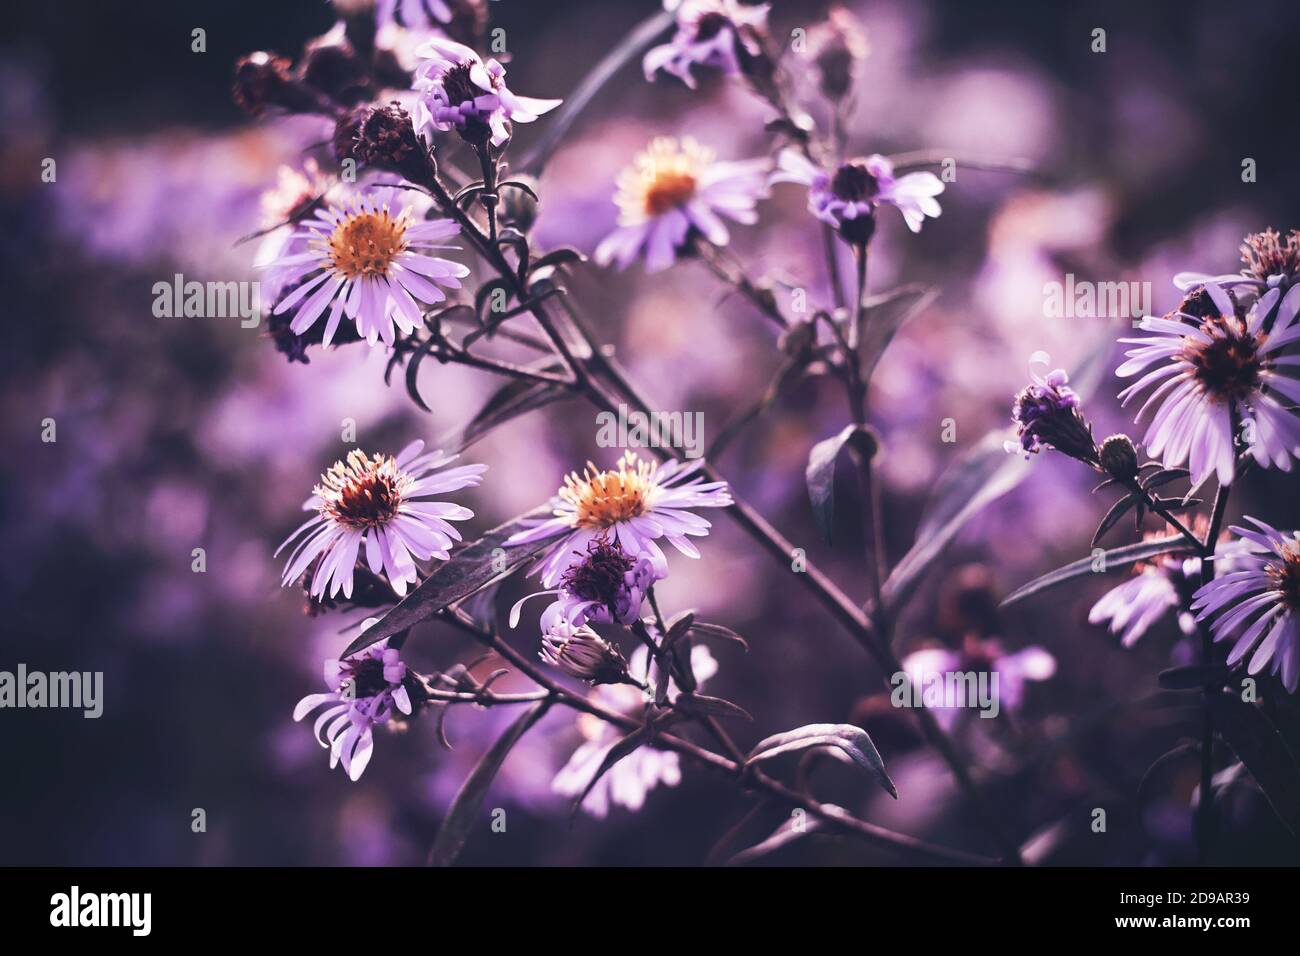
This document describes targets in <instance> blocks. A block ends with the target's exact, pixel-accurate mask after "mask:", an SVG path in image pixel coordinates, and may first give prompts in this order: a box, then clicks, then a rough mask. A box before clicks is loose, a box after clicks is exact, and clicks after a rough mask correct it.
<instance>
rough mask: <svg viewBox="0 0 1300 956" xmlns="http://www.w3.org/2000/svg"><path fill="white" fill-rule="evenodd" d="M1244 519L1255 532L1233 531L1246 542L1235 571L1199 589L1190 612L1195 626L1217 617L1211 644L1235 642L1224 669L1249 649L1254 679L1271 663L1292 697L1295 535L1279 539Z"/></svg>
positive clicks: (1299, 666)
mask: <svg viewBox="0 0 1300 956" xmlns="http://www.w3.org/2000/svg"><path fill="white" fill-rule="evenodd" d="M1246 520H1247V521H1249V522H1250V523H1251V524H1253V525H1255V528H1243V527H1239V526H1235V525H1234V526H1233V528H1232V531H1233V532H1234V533H1236V534H1237V535H1239V536H1240V537H1241V538H1242V539H1244V540H1245V541H1246V542H1248V546H1247V551H1246V553H1244V554H1243V555H1241V556H1240V557H1239V558H1238V567H1239V568H1240V570H1234V571H1231V572H1229V573H1228V574H1223V575H1221V576H1219V577H1216V578H1215V579H1214V580H1213V581H1210V582H1209V583H1208V584H1206V585H1205V586H1204V587H1202V588H1200V590H1198V591H1197V592H1196V596H1195V600H1194V601H1193V602H1192V608H1193V609H1194V610H1196V611H1197V612H1198V613H1197V615H1196V619H1197V620H1198V621H1204V620H1206V619H1208V618H1215V617H1217V620H1215V621H1214V622H1213V624H1211V625H1210V627H1211V630H1213V632H1214V639H1215V640H1217V641H1225V640H1229V639H1233V638H1235V643H1234V644H1233V645H1232V650H1231V651H1230V652H1229V654H1228V666H1229V667H1232V666H1234V665H1236V664H1238V663H1239V662H1241V661H1242V660H1245V658H1246V655H1247V654H1250V653H1251V650H1252V649H1253V650H1254V654H1253V655H1252V656H1251V658H1250V663H1249V665H1248V667H1247V669H1248V670H1249V672H1250V673H1251V674H1258V673H1259V672H1260V671H1261V670H1263V669H1264V666H1265V665H1266V664H1268V663H1269V662H1270V661H1271V662H1272V664H1273V668H1272V671H1273V673H1274V674H1281V677H1282V683H1283V685H1284V686H1285V687H1286V689H1287V691H1288V692H1289V693H1292V694H1294V693H1295V690H1296V687H1297V686H1298V685H1300V614H1298V613H1297V612H1298V611H1300V533H1297V532H1295V531H1292V532H1290V533H1289V534H1283V533H1282V532H1281V531H1278V530H1277V529H1276V528H1274V527H1272V526H1271V525H1267V524H1265V523H1264V522H1262V521H1260V520H1259V519H1257V518H1252V517H1250V516H1249V515H1247V516H1246ZM1256 529H1258V530H1256ZM1248 621H1249V622H1251V623H1249V624H1247V622H1248ZM1261 638H1262V640H1261ZM1257 645H1258V646H1257Z"/></svg>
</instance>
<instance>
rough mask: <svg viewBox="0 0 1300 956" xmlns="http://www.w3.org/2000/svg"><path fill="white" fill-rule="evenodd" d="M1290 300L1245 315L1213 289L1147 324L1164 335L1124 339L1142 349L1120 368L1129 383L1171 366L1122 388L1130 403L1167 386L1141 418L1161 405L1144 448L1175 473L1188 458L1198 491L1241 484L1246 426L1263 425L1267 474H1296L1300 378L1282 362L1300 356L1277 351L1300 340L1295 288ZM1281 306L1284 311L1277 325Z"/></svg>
mask: <svg viewBox="0 0 1300 956" xmlns="http://www.w3.org/2000/svg"><path fill="white" fill-rule="evenodd" d="M1280 298H1281V293H1280V292H1279V291H1278V290H1277V289H1270V290H1269V291H1268V292H1266V293H1265V294H1264V295H1263V296H1261V297H1260V299H1259V301H1257V302H1256V303H1255V305H1254V307H1253V308H1252V309H1251V310H1250V312H1249V314H1247V315H1246V316H1245V317H1244V318H1243V317H1242V316H1241V315H1240V314H1239V311H1238V306H1237V303H1236V302H1234V301H1233V300H1232V299H1231V298H1230V297H1229V295H1228V293H1227V292H1226V291H1225V290H1224V289H1223V288H1221V287H1220V286H1218V285H1214V284H1210V285H1207V286H1204V287H1203V290H1201V291H1198V292H1196V293H1193V294H1192V295H1191V296H1189V297H1188V298H1187V300H1186V301H1184V303H1183V304H1182V306H1181V307H1180V311H1178V312H1175V313H1172V314H1171V316H1170V317H1166V318H1156V317H1155V316H1147V317H1146V318H1144V319H1143V320H1142V323H1141V327H1142V328H1143V329H1144V330H1146V331H1148V332H1154V333H1156V334H1155V335H1154V336H1152V337H1149V338H1131V339H1130V338H1125V339H1120V341H1121V342H1126V343H1128V344H1131V345H1135V346H1137V348H1133V349H1130V350H1129V351H1128V352H1126V353H1125V354H1126V355H1127V356H1128V361H1126V362H1125V363H1124V364H1122V365H1121V366H1120V367H1119V368H1118V369H1116V370H1115V374H1116V375H1118V376H1120V377H1121V378H1126V377H1129V376H1132V375H1136V374H1138V373H1139V372H1143V371H1144V370H1145V369H1147V368H1148V367H1149V366H1150V365H1152V364H1153V363H1156V362H1159V363H1161V364H1160V365H1159V366H1158V367H1157V368H1156V369H1155V370H1154V371H1151V372H1146V373H1145V374H1143V375H1142V377H1141V378H1139V379H1138V380H1137V381H1136V382H1134V383H1133V384H1132V385H1129V386H1128V387H1127V388H1125V389H1124V390H1123V391H1121V392H1120V393H1119V395H1120V398H1121V399H1122V400H1123V402H1124V404H1128V403H1129V402H1130V401H1132V399H1133V398H1134V396H1136V395H1137V394H1138V393H1139V392H1141V391H1143V390H1144V389H1146V388H1148V387H1149V386H1151V385H1153V384H1155V383H1156V382H1160V383H1161V384H1160V385H1159V386H1158V387H1157V388H1156V389H1155V390H1154V391H1153V392H1152V393H1151V395H1150V396H1149V397H1148V398H1147V400H1146V404H1144V405H1143V406H1142V408H1141V410H1139V411H1138V413H1137V415H1136V416H1135V417H1136V418H1137V419H1141V418H1142V416H1143V415H1144V414H1145V413H1146V412H1147V410H1148V409H1150V408H1153V407H1156V406H1158V409H1159V410H1158V411H1157V412H1156V414H1155V416H1154V417H1153V418H1152V420H1151V425H1150V427H1149V428H1148V429H1147V433H1146V437H1145V438H1144V439H1143V441H1144V443H1145V444H1146V445H1147V447H1148V448H1149V450H1150V452H1151V454H1152V455H1162V456H1163V461H1164V463H1165V465H1166V466H1167V467H1171V468H1172V467H1177V466H1179V465H1181V464H1182V463H1183V462H1184V461H1188V462H1189V463H1190V464H1189V467H1190V469H1191V472H1192V483H1193V484H1194V485H1199V484H1200V483H1201V482H1202V481H1204V480H1205V479H1206V478H1207V477H1208V476H1209V475H1210V474H1211V473H1215V474H1217V475H1218V479H1219V483H1220V484H1224V485H1227V484H1230V483H1231V482H1232V479H1233V477H1234V476H1235V474H1236V449H1235V445H1234V442H1235V439H1236V433H1235V432H1236V428H1237V426H1238V423H1240V422H1244V421H1250V422H1253V428H1252V429H1251V430H1250V431H1248V432H1247V447H1248V448H1249V450H1250V453H1251V454H1252V455H1254V457H1255V461H1256V462H1257V463H1258V464H1259V465H1260V466H1261V467H1264V468H1267V467H1268V466H1269V464H1270V463H1271V464H1273V465H1275V466H1276V467H1278V468H1280V469H1282V470H1283V471H1289V470H1290V469H1291V459H1292V457H1293V456H1300V418H1297V417H1296V416H1295V414H1294V413H1293V412H1292V411H1291V410H1290V409H1288V408H1287V407H1286V406H1287V405H1288V404H1293V403H1296V402H1300V381H1296V380H1295V379H1292V378H1287V377H1286V376H1284V375H1282V374H1280V372H1279V371H1278V366H1281V365H1292V366H1294V365H1296V364H1300V356H1296V355H1290V356H1285V357H1283V356H1279V355H1278V354H1277V353H1278V351H1279V350H1280V349H1282V348H1284V347H1286V346H1288V345H1292V344H1294V343H1296V342H1300V324H1296V322H1295V318H1296V310H1297V307H1300V287H1295V288H1292V289H1291V291H1290V292H1288V293H1287V295H1286V297H1285V298H1281V302H1280V304H1279V301H1278V300H1279V299H1280ZM1274 308H1276V310H1277V314H1276V316H1275V317H1272V324H1271V326H1267V325H1266V321H1267V320H1269V319H1270V317H1271V314H1272V313H1273V310H1274ZM1162 379H1163V381H1161V380H1162ZM1275 392H1276V393H1277V395H1279V396H1281V398H1282V399H1283V401H1279V400H1278V398H1277V397H1275V396H1274V393H1275ZM1252 432H1253V434H1252Z"/></svg>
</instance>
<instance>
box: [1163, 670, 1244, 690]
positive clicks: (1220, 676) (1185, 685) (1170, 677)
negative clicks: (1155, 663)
mask: <svg viewBox="0 0 1300 956" xmlns="http://www.w3.org/2000/svg"><path fill="white" fill-rule="evenodd" d="M1156 680H1157V681H1158V682H1159V683H1160V686H1161V687H1163V688H1164V689H1165V690H1201V689H1203V688H1205V687H1222V686H1223V685H1224V684H1225V683H1227V681H1228V667H1227V665H1226V664H1209V665H1206V664H1191V665H1189V666H1187V667H1170V668H1168V669H1167V670H1163V671H1161V672H1160V675H1159V676H1158V677H1157V678H1156Z"/></svg>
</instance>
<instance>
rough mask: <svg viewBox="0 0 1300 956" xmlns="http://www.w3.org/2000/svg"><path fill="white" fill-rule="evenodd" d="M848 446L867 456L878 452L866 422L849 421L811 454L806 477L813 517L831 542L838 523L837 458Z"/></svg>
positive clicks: (819, 528)
mask: <svg viewBox="0 0 1300 956" xmlns="http://www.w3.org/2000/svg"><path fill="white" fill-rule="evenodd" d="M845 446H852V447H856V448H857V449H858V450H859V452H860V453H861V454H863V455H865V456H867V457H871V456H873V455H875V453H876V448H877V442H876V438H875V435H873V434H872V432H871V430H870V429H868V428H867V427H866V426H865V425H848V426H846V427H845V429H844V430H843V431H842V432H840V433H839V434H838V435H835V436H833V437H831V438H827V439H824V440H822V441H819V442H818V443H817V444H816V445H814V446H813V449H812V451H811V452H810V453H809V455H808V468H807V470H806V472H805V478H806V479H807V482H808V498H809V499H810V500H811V502H812V509H813V518H814V519H816V521H817V528H818V530H819V531H821V534H822V537H823V538H824V539H825V540H826V542H827V543H830V541H831V536H832V531H833V529H834V525H835V461H836V459H838V458H839V455H840V452H841V451H842V450H843V449H844V448H845Z"/></svg>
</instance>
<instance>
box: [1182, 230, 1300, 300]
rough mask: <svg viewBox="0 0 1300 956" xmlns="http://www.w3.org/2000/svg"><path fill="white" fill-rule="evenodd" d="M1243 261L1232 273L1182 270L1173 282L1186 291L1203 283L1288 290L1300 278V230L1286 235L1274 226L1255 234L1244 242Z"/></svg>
mask: <svg viewBox="0 0 1300 956" xmlns="http://www.w3.org/2000/svg"><path fill="white" fill-rule="evenodd" d="M1241 261H1242V262H1243V263H1245V268H1244V269H1242V270H1241V271H1240V272H1237V273H1234V274H1232V275H1218V276H1216V275H1211V274H1209V273H1206V272H1180V273H1178V275H1176V276H1174V285H1176V286H1177V287H1178V288H1179V289H1181V290H1182V291H1184V292H1188V291H1190V290H1192V289H1195V288H1197V287H1199V286H1203V285H1218V286H1222V287H1224V288H1232V289H1238V288H1243V287H1245V288H1247V289H1253V290H1255V291H1256V292H1257V293H1263V292H1264V291H1265V290H1267V289H1282V290H1286V289H1288V288H1290V287H1291V286H1293V285H1295V283H1296V282H1297V281H1300V229H1292V230H1291V231H1290V232H1289V233H1287V234H1286V235H1285V236H1283V235H1282V234H1281V233H1279V232H1278V231H1277V230H1275V229H1265V230H1264V231H1263V232H1256V233H1252V234H1251V235H1249V236H1247V237H1246V241H1245V242H1243V243H1242V244H1241Z"/></svg>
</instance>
